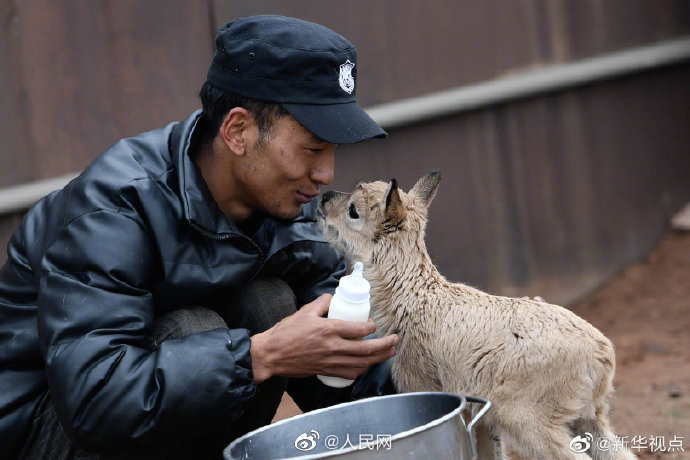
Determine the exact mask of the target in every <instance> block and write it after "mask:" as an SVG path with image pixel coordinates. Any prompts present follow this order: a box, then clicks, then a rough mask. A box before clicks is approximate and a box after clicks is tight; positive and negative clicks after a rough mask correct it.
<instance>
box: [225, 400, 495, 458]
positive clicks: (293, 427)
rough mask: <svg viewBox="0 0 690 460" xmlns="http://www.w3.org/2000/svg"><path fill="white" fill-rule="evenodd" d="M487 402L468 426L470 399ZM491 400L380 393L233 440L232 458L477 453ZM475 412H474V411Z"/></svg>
mask: <svg viewBox="0 0 690 460" xmlns="http://www.w3.org/2000/svg"><path fill="white" fill-rule="evenodd" d="M468 402H470V403H479V404H482V405H483V406H482V407H481V409H480V410H479V411H478V412H477V413H476V415H475V416H474V418H473V419H472V421H471V422H470V423H469V424H467V425H465V421H464V419H463V417H462V414H463V412H464V411H466V410H467V408H466V406H467V403H468ZM490 406H491V403H490V402H489V401H487V400H485V399H481V398H476V397H471V396H460V395H456V394H453V393H441V392H424V393H403V394H397V395H391V396H379V397H375V398H369V399H363V400H359V401H355V402H349V403H345V404H339V405H337V406H332V407H328V408H325V409H319V410H315V411H312V412H308V413H306V414H302V415H298V416H295V417H292V418H289V419H286V420H281V421H280V422H277V423H274V424H272V425H267V426H265V427H262V428H259V429H258V430H255V431H252V432H251V433H248V434H246V435H244V436H242V437H241V438H238V439H236V440H235V441H233V442H232V443H231V444H230V445H229V446H228V447H227V448H226V449H225V451H224V452H223V454H224V457H225V459H226V460H240V459H242V460H270V459H281V458H295V459H314V458H332V457H337V458H338V459H348V460H350V459H461V460H468V459H471V458H473V457H476V446H475V443H474V438H473V436H472V427H473V426H474V424H475V423H476V422H477V421H478V420H479V419H480V418H481V417H482V416H483V415H484V414H485V413H486V411H487V410H488V409H489V407H490ZM468 412H469V410H468Z"/></svg>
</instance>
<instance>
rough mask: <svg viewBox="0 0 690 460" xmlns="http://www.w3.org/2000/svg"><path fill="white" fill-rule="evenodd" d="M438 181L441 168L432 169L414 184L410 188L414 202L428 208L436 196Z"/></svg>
mask: <svg viewBox="0 0 690 460" xmlns="http://www.w3.org/2000/svg"><path fill="white" fill-rule="evenodd" d="M440 183H441V170H440V169H434V170H433V171H431V172H429V173H428V174H427V175H426V176H424V177H422V178H421V179H419V180H418V181H417V183H416V184H414V187H412V190H410V194H411V195H413V197H414V199H415V201H416V202H418V203H419V204H421V205H422V206H424V207H425V208H428V207H429V205H430V204H431V202H432V201H433V199H434V197H435V196H436V191H437V190H438V186H439V184H440Z"/></svg>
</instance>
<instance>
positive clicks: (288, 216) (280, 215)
mask: <svg viewBox="0 0 690 460" xmlns="http://www.w3.org/2000/svg"><path fill="white" fill-rule="evenodd" d="M269 214H270V215H271V216H272V217H274V218H276V219H281V220H293V219H296V218H297V217H299V215H300V214H302V205H300V206H299V207H298V208H297V209H289V210H288V209H279V210H272V211H270V212H269Z"/></svg>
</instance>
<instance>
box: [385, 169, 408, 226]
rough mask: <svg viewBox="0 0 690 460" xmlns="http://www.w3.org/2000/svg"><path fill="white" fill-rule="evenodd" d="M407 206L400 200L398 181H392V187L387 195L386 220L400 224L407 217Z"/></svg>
mask: <svg viewBox="0 0 690 460" xmlns="http://www.w3.org/2000/svg"><path fill="white" fill-rule="evenodd" d="M406 214H407V213H406V211H405V206H403V203H402V199H400V190H398V181H397V180H395V179H391V185H390V188H389V189H388V193H387V194H386V220H387V221H389V222H396V223H397V222H400V221H401V220H403V219H404V218H405V215H406Z"/></svg>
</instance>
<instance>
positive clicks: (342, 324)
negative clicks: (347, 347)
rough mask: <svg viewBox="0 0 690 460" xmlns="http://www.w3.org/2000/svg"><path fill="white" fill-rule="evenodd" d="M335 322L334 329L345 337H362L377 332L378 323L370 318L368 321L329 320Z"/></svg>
mask: <svg viewBox="0 0 690 460" xmlns="http://www.w3.org/2000/svg"><path fill="white" fill-rule="evenodd" d="M329 321H331V322H332V324H333V331H334V332H335V333H336V334H338V335H339V336H340V337H342V338H344V339H361V338H362V337H366V336H368V335H369V334H373V333H374V332H376V324H375V323H374V321H373V320H372V319H371V318H369V320H368V321H367V322H366V323H359V322H354V321H342V320H339V319H331V320H329Z"/></svg>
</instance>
